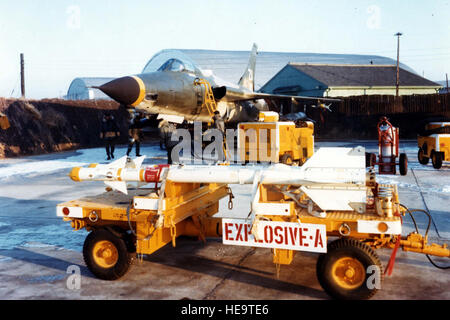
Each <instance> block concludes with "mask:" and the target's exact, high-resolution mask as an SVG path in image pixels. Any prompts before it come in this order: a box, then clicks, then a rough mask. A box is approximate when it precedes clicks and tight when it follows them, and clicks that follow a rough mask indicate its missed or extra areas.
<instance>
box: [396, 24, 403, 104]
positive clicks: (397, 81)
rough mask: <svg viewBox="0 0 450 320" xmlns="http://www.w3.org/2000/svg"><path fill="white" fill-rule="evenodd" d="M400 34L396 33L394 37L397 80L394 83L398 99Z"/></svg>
mask: <svg viewBox="0 0 450 320" xmlns="http://www.w3.org/2000/svg"><path fill="white" fill-rule="evenodd" d="M401 35H402V33H400V32H397V33H396V34H395V36H397V78H396V81H395V97H398V87H399V85H400V67H399V65H400V36H401Z"/></svg>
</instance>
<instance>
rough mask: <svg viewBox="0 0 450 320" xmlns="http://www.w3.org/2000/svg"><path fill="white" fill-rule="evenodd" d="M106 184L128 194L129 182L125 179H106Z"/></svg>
mask: <svg viewBox="0 0 450 320" xmlns="http://www.w3.org/2000/svg"><path fill="white" fill-rule="evenodd" d="M105 184H106V185H107V186H108V187H111V188H113V189H114V190H117V191H120V192H122V193H125V194H128V189H127V184H126V182H125V181H105Z"/></svg>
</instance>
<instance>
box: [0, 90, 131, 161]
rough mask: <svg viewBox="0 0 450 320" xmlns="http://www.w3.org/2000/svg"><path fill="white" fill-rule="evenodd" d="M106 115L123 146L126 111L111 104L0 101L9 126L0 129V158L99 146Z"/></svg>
mask: <svg viewBox="0 0 450 320" xmlns="http://www.w3.org/2000/svg"><path fill="white" fill-rule="evenodd" d="M106 111H108V112H110V113H111V114H112V115H113V116H114V118H115V119H116V121H117V124H118V125H119V128H120V131H121V137H120V141H118V143H125V142H126V139H127V131H128V123H127V121H128V120H127V119H128V112H127V111H126V110H125V109H122V108H119V104H118V103H116V102H113V101H66V100H57V99H52V100H22V99H5V98H0V112H2V113H3V114H5V115H6V116H7V117H8V120H9V124H10V127H9V128H7V129H6V130H0V158H4V157H14V156H19V155H32V154H41V153H48V152H56V151H64V150H70V149H74V148H87V147H96V146H101V145H103V143H102V140H101V139H100V124H101V120H102V117H103V114H104V113H105V112H106Z"/></svg>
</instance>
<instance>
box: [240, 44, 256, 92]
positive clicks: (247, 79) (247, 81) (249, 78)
mask: <svg viewBox="0 0 450 320" xmlns="http://www.w3.org/2000/svg"><path fill="white" fill-rule="evenodd" d="M257 51H258V46H257V45H256V43H254V44H253V47H252V52H251V53H250V59H249V60H248V65H247V69H246V70H245V72H244V74H243V75H242V77H241V79H239V82H238V84H239V85H240V86H242V87H244V88H247V89H249V90H252V91H255V66H256V54H257Z"/></svg>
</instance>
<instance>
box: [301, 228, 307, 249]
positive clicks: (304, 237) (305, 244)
mask: <svg viewBox="0 0 450 320" xmlns="http://www.w3.org/2000/svg"><path fill="white" fill-rule="evenodd" d="M303 231H304V232H308V228H299V236H300V237H299V245H300V246H305V247H307V246H308V244H307V243H303V239H306V236H304V235H303Z"/></svg>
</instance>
